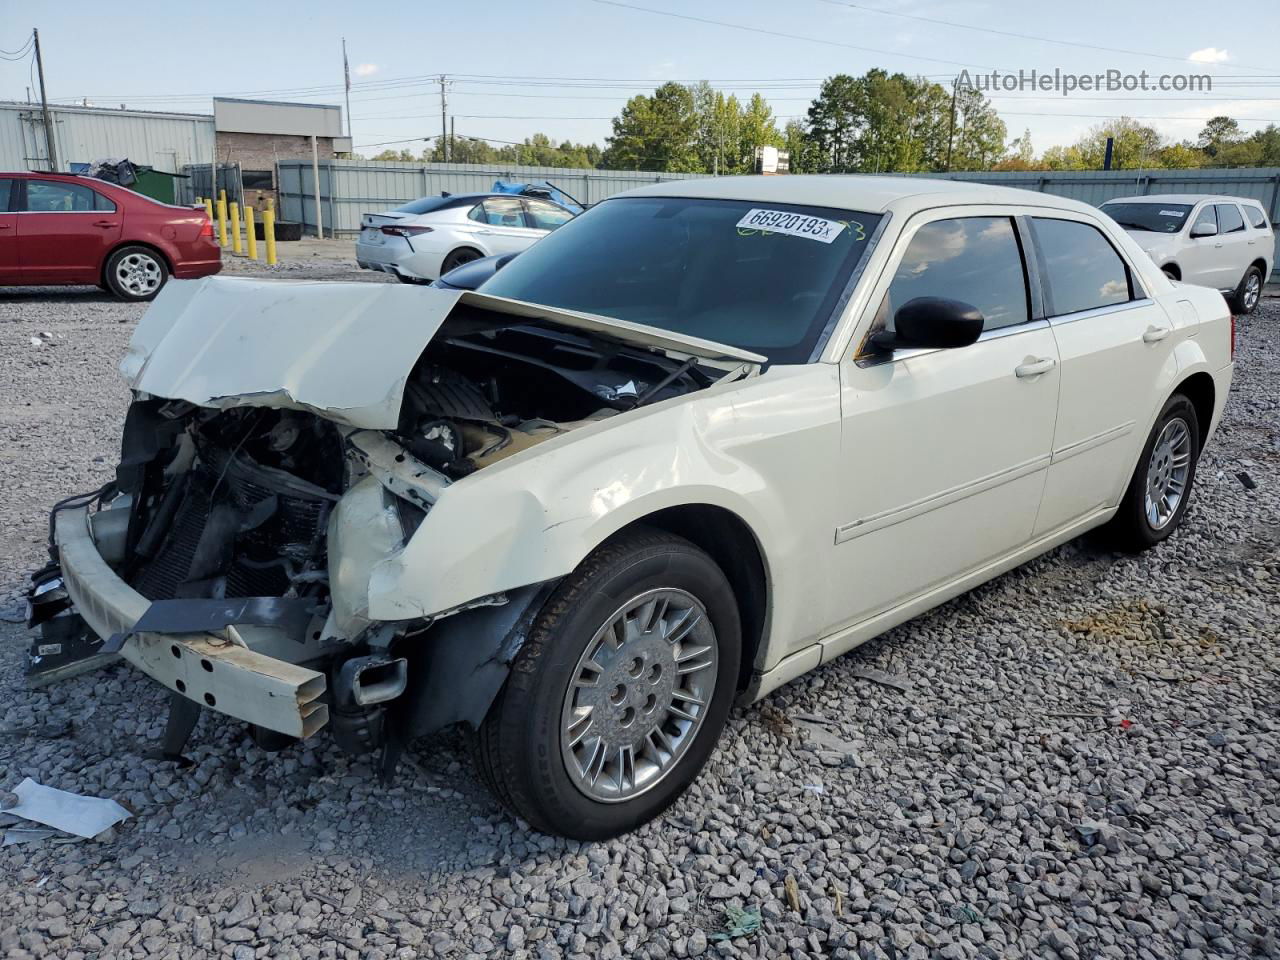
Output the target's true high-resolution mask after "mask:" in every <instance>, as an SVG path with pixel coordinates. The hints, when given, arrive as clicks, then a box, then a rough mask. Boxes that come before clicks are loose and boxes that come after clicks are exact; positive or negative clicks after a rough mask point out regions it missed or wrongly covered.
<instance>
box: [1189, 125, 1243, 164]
mask: <svg viewBox="0 0 1280 960" xmlns="http://www.w3.org/2000/svg"><path fill="white" fill-rule="evenodd" d="M1243 139H1244V134H1243V133H1242V132H1241V130H1240V124H1239V122H1237V121H1236V120H1233V119H1232V118H1231V117H1223V116H1218V117H1210V118H1209V119H1208V120H1206V121H1205V124H1204V129H1202V130H1201V131H1200V140H1199V147H1200V149H1201V150H1203V151H1204V152H1205V154H1206V155H1207V156H1209V157H1217V156H1218V154H1219V153H1221V152H1222V151H1223V150H1224V149H1225V148H1227V147H1230V146H1233V145H1235V144H1238V143H1240V141H1242V140H1243Z"/></svg>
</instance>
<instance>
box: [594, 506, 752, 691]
mask: <svg viewBox="0 0 1280 960" xmlns="http://www.w3.org/2000/svg"><path fill="white" fill-rule="evenodd" d="M638 526H647V527H656V528H657V529H659V530H663V531H665V532H667V533H672V534H675V535H676V536H679V537H683V538H684V539H686V540H688V541H689V542H690V543H692V544H694V546H696V547H698V548H699V549H701V550H703V551H705V552H706V553H707V554H708V555H709V556H710V557H711V559H712V560H714V561H715V562H716V564H717V565H718V566H719V567H720V569H721V570H722V571H724V575H725V577H726V578H727V579H728V581H729V585H730V587H732V588H733V595H734V599H735V600H736V601H737V604H738V615H739V618H740V619H741V622H742V659H741V666H740V669H739V674H738V677H737V685H738V689H739V690H744V689H746V687H747V684H748V683H749V681H750V679H751V675H752V673H753V671H754V670H755V669H756V667H757V660H758V659H759V656H760V654H761V653H762V652H763V650H764V646H765V643H764V639H765V632H766V629H767V624H768V616H769V596H770V589H769V584H770V578H769V573H768V567H767V564H766V560H765V555H764V550H763V549H762V548H761V546H760V541H759V539H758V538H757V537H756V535H755V532H754V531H753V530H752V529H751V527H750V525H748V524H747V522H746V521H745V520H743V519H742V517H740V516H738V514H736V513H734V512H733V511H732V510H728V509H726V508H725V507H720V506H715V505H713V504H710V503H692V504H681V505H678V506H672V507H665V508H663V509H660V510H656V511H654V512H653V513H649V514H646V515H645V516H642V517H638V518H637V519H635V520H633V521H631V522H630V523H628V524H626V525H625V526H623V527H621V528H620V529H619V530H617V531H615V532H614V533H613V534H612V536H611V537H610V538H609V539H613V537H616V536H618V535H620V534H622V533H625V532H626V531H628V530H631V529H634V528H635V527H638Z"/></svg>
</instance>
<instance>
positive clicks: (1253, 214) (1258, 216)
mask: <svg viewBox="0 0 1280 960" xmlns="http://www.w3.org/2000/svg"><path fill="white" fill-rule="evenodd" d="M0 206H2V205H0ZM1244 215H1245V216H1246V217H1248V218H1249V225H1250V226H1252V227H1254V228H1255V229H1258V230H1266V229H1267V228H1268V227H1269V226H1270V225H1269V224H1268V223H1267V215H1266V214H1265V213H1263V212H1262V208H1261V207H1255V206H1253V205H1252V204H1249V205H1247V206H1245V208H1244Z"/></svg>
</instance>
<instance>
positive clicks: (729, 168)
mask: <svg viewBox="0 0 1280 960" xmlns="http://www.w3.org/2000/svg"><path fill="white" fill-rule="evenodd" d="M689 92H690V94H691V95H692V96H693V104H694V110H695V112H696V113H697V117H698V134H697V151H698V160H699V163H700V164H701V167H702V169H703V170H705V171H707V172H710V173H742V172H743V171H742V170H741V169H740V168H739V164H738V140H739V137H740V135H741V127H742V106H741V104H739V103H738V98H737V97H735V96H733V95H732V94H730V95H729V96H728V97H726V96H725V95H724V94H723V93H721V92H720V91H718V90H716V89H715V88H713V87H712V86H711V84H709V83H707V81H705V80H703V81H701V82H700V83H697V84H694V85H693V86H692V87H690V88H689Z"/></svg>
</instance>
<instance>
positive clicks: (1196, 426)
mask: <svg viewBox="0 0 1280 960" xmlns="http://www.w3.org/2000/svg"><path fill="white" fill-rule="evenodd" d="M1178 419H1181V420H1182V421H1183V422H1184V424H1185V425H1186V428H1187V433H1188V435H1189V445H1190V461H1189V463H1188V472H1187V478H1186V484H1185V487H1184V488H1183V492H1182V496H1181V499H1180V500H1179V501H1178V505H1177V507H1176V508H1175V509H1174V511H1173V514H1172V516H1171V517H1170V518H1169V519H1168V520H1167V521H1166V522H1164V523H1163V524H1162V525H1160V526H1156V525H1154V524H1153V523H1152V521H1151V519H1150V518H1149V517H1148V515H1147V502H1146V501H1147V480H1148V470H1149V469H1150V467H1151V454H1152V451H1153V449H1154V448H1155V445H1156V441H1157V440H1158V439H1159V438H1160V436H1161V434H1162V433H1163V432H1164V429H1165V427H1167V426H1168V425H1169V424H1170V423H1172V422H1173V421H1174V420H1178ZM1199 459H1200V421H1199V418H1198V417H1197V416H1196V408H1195V405H1194V404H1192V402H1191V401H1190V400H1188V399H1187V397H1186V396H1185V395H1184V394H1181V393H1175V394H1174V395H1173V396H1172V397H1170V398H1169V400H1168V401H1167V402H1166V403H1165V405H1164V408H1163V409H1162V410H1161V411H1160V416H1159V417H1157V418H1156V423H1155V426H1154V427H1152V428H1151V435H1150V436H1149V437H1147V442H1146V443H1145V444H1143V446H1142V455H1141V456H1140V457H1139V458H1138V465H1137V466H1136V467H1134V470H1133V476H1132V477H1131V478H1130V480H1129V487H1128V489H1127V490H1126V491H1125V494H1124V499H1123V500H1121V501H1120V509H1119V511H1117V513H1116V515H1115V516H1114V517H1112V518H1111V520H1110V522H1109V523H1108V524H1107V526H1106V527H1105V528H1104V530H1103V533H1104V535H1105V538H1106V539H1107V540H1108V541H1109V542H1110V545H1111V546H1113V547H1115V548H1116V549H1118V550H1123V551H1125V552H1126V553H1140V552H1142V551H1143V550H1149V549H1150V548H1151V547H1154V546H1155V545H1156V544H1157V543H1159V542H1160V541H1162V540H1164V539H1165V538H1167V537H1168V536H1169V535H1170V534H1172V533H1173V531H1174V530H1176V529H1177V527H1178V524H1180V523H1181V522H1182V518H1183V516H1185V514H1186V512H1187V504H1188V503H1190V502H1191V493H1192V490H1193V489H1194V488H1195V479H1196V464H1197V461H1198V460H1199Z"/></svg>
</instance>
